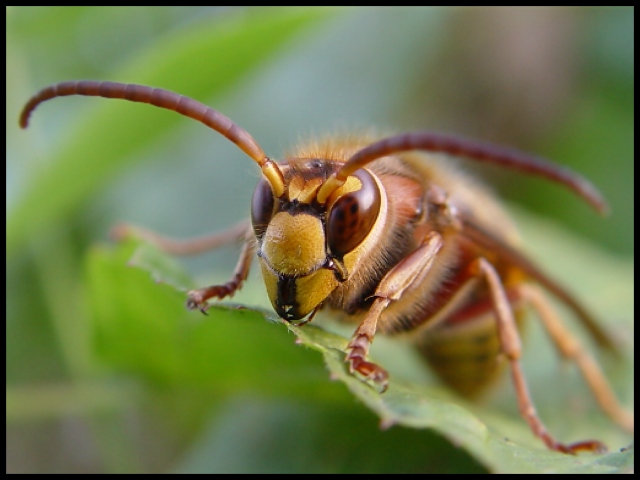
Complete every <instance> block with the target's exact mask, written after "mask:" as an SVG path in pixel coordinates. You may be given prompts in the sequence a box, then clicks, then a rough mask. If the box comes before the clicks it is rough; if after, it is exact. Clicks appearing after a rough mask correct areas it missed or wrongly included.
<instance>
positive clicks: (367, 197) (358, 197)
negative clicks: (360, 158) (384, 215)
mask: <svg viewBox="0 0 640 480" xmlns="http://www.w3.org/2000/svg"><path fill="white" fill-rule="evenodd" d="M354 176H356V177H358V179H359V180H360V182H361V184H362V186H361V187H360V189H358V190H354V191H353V192H349V193H346V194H345V195H343V196H341V197H340V198H338V199H337V200H336V201H335V202H334V204H333V206H332V207H331V210H330V211H329V217H328V219H327V243H328V245H329V250H330V252H331V253H332V254H333V255H335V256H336V257H338V258H341V257H343V256H344V255H345V254H346V253H349V252H350V251H351V250H353V249H354V248H356V247H357V246H358V245H360V243H362V241H363V240H364V238H365V237H366V236H367V235H368V234H369V232H370V231H371V228H372V227H373V224H374V223H375V222H376V219H377V218H378V212H379V210H380V191H379V190H378V185H377V184H376V182H375V180H374V179H373V178H372V177H371V175H370V174H369V173H368V172H367V171H366V170H358V171H357V172H355V173H354Z"/></svg>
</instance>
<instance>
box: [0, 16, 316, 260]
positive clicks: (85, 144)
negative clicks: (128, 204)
mask: <svg viewBox="0 0 640 480" xmlns="http://www.w3.org/2000/svg"><path fill="white" fill-rule="evenodd" d="M327 12H328V10H321V9H273V10H271V9H269V10H266V9H255V10H250V11H249V12H245V14H242V15H240V14H235V13H233V12H232V13H231V14H230V15H227V16H224V17H223V18H218V17H215V18H214V19H213V20H212V19H204V20H203V21H201V22H200V23H199V24H197V25H190V26H189V28H185V29H184V30H182V31H180V32H179V33H177V34H174V35H171V36H169V37H168V38H165V39H163V40H159V41H157V42H155V43H154V44H153V45H152V46H151V47H150V48H149V50H147V51H145V52H142V53H141V54H140V55H139V56H138V57H137V58H134V59H133V60H132V61H131V66H129V67H126V68H123V69H122V70H121V71H119V72H114V74H113V78H114V79H118V80H121V81H127V80H131V81H135V82H136V83H142V84H146V85H152V86H162V87H166V88H169V89H172V90H175V91H177V92H180V93H182V94H185V95H189V96H191V97H194V98H196V99H202V100H206V99H209V98H210V97H212V96H213V95H219V94H221V93H222V92H224V91H225V90H226V89H228V88H229V87H230V86H232V85H234V84H235V83H237V82H238V81H239V79H240V78H242V77H243V76H245V75H248V74H250V73H251V72H252V71H255V69H257V68H258V67H259V66H260V65H261V62H263V61H265V60H266V59H267V58H268V57H269V56H271V55H274V54H276V53H277V52H278V51H280V50H281V49H282V48H283V47H284V46H285V45H286V43H287V42H288V41H290V40H291V39H292V38H294V37H295V36H296V35H297V34H299V33H300V32H301V31H303V30H304V29H305V27H308V26H309V25H310V24H311V23H313V22H317V21H319V20H321V19H323V18H326V17H327ZM230 46H233V48H229V47H230ZM205 59H206V60H205ZM187 72H191V73H187ZM136 107H138V108H129V109H127V108H123V106H122V104H121V102H96V103H95V106H94V107H93V110H91V113H89V114H86V115H84V117H83V119H82V121H79V122H78V124H77V125H76V126H74V127H73V128H72V127H71V126H70V127H69V131H70V132H72V133H70V134H68V135H67V136H66V139H65V141H63V142H61V144H60V145H59V146H58V147H57V148H56V149H54V150H53V151H51V153H50V154H48V157H49V159H50V162H48V164H47V165H48V168H42V169H41V170H40V171H38V172H37V175H34V178H32V179H31V183H30V185H28V186H27V187H26V189H25V192H24V194H23V196H22V198H21V200H20V201H18V202H17V204H16V206H15V208H14V209H12V211H11V212H9V213H8V218H7V252H11V251H12V250H13V249H15V248H16V247H17V246H18V245H19V244H21V243H22V242H24V240H25V239H26V238H27V237H29V236H30V235H33V233H34V232H35V231H36V230H37V229H39V228H44V227H46V226H47V225H50V224H52V223H53V222H56V221H58V220H60V219H61V218H62V217H63V216H65V215H67V214H68V213H69V212H71V211H72V210H73V209H74V208H77V207H78V206H80V205H81V204H82V202H83V200H84V199H86V198H87V197H88V196H89V195H91V194H92V193H93V192H94V191H95V190H96V189H98V188H100V187H101V186H103V185H105V184H106V183H107V182H108V181H109V180H110V179H111V178H112V175H113V174H114V173H116V172H117V171H118V170H120V169H122V168H124V167H125V166H128V165H132V164H134V163H136V162H138V161H140V160H142V158H143V157H141V156H137V155H135V153H136V152H137V151H139V150H140V149H142V148H143V147H145V146H147V145H151V144H153V142H156V141H157V140H158V139H159V138H160V137H162V136H163V135H165V134H166V133H167V131H168V130H169V129H170V128H172V127H174V126H175V125H176V124H178V122H180V121H183V120H184V119H182V118H180V116H179V115H176V114H175V113H172V112H162V113H160V112H158V111H157V109H150V108H140V106H136ZM32 121H33V120H32ZM70 179H82V180H81V181H70ZM62 185H64V188H61V186H62Z"/></svg>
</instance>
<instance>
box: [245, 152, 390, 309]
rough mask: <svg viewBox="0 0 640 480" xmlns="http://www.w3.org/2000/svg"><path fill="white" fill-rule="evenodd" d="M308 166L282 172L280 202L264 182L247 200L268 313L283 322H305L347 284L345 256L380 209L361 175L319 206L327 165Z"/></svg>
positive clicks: (373, 185) (369, 180) (367, 177)
mask: <svg viewBox="0 0 640 480" xmlns="http://www.w3.org/2000/svg"><path fill="white" fill-rule="evenodd" d="M313 162H314V163H312V164H310V165H311V166H310V167H309V168H307V169H303V168H302V167H300V166H298V167H297V168H290V169H288V170H285V176H286V177H287V178H286V181H285V184H286V186H285V187H286V188H285V191H284V193H283V194H282V195H281V196H280V197H276V195H274V193H273V191H272V189H271V187H270V184H269V183H268V181H266V180H264V179H263V180H261V182H260V183H259V184H258V186H257V187H256V191H255V193H254V197H253V203H252V222H253V227H254V231H255V233H256V238H257V240H258V257H259V258H260V267H261V269H262V275H263V277H264V282H265V286H266V288H267V293H268V295H269V299H270V300H271V304H272V305H273V308H274V310H275V311H276V312H277V313H278V315H280V316H281V317H282V318H284V319H285V320H299V319H302V318H304V317H306V316H307V315H309V314H310V313H312V312H313V311H314V309H316V307H318V306H319V305H320V304H321V303H322V302H323V301H324V300H325V299H326V298H327V297H328V296H329V295H330V294H331V292H333V291H334V290H335V289H336V288H337V287H338V286H339V285H340V283H341V282H344V281H346V280H347V279H348V276H349V272H348V271H347V268H346V266H345V265H346V264H350V265H351V264H353V262H352V261H349V260H350V257H351V255H350V252H352V251H355V250H358V251H359V249H358V247H359V246H360V245H361V243H362V242H363V241H364V239H365V238H366V237H367V235H368V234H369V232H370V231H371V230H372V227H373V225H374V224H375V223H376V219H377V217H378V211H379V208H380V189H379V186H378V183H377V182H376V180H374V178H373V176H372V175H371V174H370V173H368V172H366V171H364V170H362V171H358V172H357V174H354V175H352V176H351V177H349V179H348V180H347V182H346V183H345V184H344V186H343V187H341V188H339V189H338V190H336V192H334V193H333V194H332V196H331V198H330V199H329V200H328V201H327V202H326V203H325V204H322V205H321V204H319V203H318V202H317V201H316V199H315V193H316V192H317V190H318V188H319V187H320V186H321V184H322V182H323V181H324V180H325V178H326V176H327V175H328V173H330V172H331V169H332V166H331V165H328V164H326V163H321V162H322V161H315V160H314V161H313Z"/></svg>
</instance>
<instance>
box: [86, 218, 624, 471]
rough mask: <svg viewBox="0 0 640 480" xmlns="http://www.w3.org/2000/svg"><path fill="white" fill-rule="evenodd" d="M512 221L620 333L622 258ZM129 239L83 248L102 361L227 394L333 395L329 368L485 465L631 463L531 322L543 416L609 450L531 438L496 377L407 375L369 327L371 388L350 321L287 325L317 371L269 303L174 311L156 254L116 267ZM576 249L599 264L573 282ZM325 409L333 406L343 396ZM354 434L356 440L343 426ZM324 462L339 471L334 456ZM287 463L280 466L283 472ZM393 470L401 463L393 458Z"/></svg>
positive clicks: (381, 406) (618, 379)
mask: <svg viewBox="0 0 640 480" xmlns="http://www.w3.org/2000/svg"><path fill="white" fill-rule="evenodd" d="M518 216H519V217H522V216H523V215H522V214H518ZM521 224H522V227H523V228H522V230H523V232H524V235H525V237H526V238H527V239H528V240H530V241H531V242H532V243H531V245H535V246H536V249H537V250H538V253H536V254H534V256H536V257H537V256H538V254H540V252H544V253H543V254H540V255H542V256H541V258H557V259H558V261H557V264H556V265H555V266H554V268H553V269H552V270H553V272H552V273H556V272H555V270H556V269H559V270H561V271H562V272H564V273H563V274H561V275H560V276H562V275H569V276H570V277H571V278H573V280H574V281H573V282H571V278H569V283H576V282H575V279H576V278H578V279H579V280H580V282H578V283H582V284H583V287H584V289H585V291H586V292H587V297H588V298H589V299H590V301H591V302H590V303H595V304H596V305H599V306H600V308H605V309H606V310H607V312H609V313H610V314H611V318H614V319H616V318H617V319H623V320H624V322H622V323H621V324H618V323H616V325H615V329H614V330H613V332H614V333H616V332H618V333H622V334H623V335H628V333H625V332H628V328H629V322H630V321H631V320H632V312H629V309H628V305H631V304H632V298H633V297H632V296H631V295H633V289H632V288H629V285H632V284H633V265H632V264H631V265H630V264H628V263H627V262H625V261H621V260H619V259H616V258H614V257H611V256H609V255H606V254H604V253H603V252H600V251H597V250H594V249H593V248H591V247H590V246H589V245H588V244H586V243H583V242H581V241H580V240H579V239H577V238H574V237H571V236H569V235H567V234H566V233H565V232H563V231H562V230H558V229H556V228H555V227H554V226H553V225H552V224H550V223H548V222H544V221H539V220H537V219H535V218H529V217H526V218H525V221H524V222H521ZM542 238H544V241H542V240H541V239H542ZM135 248H138V247H135V245H127V246H121V247H119V248H118V249H117V250H115V251H112V250H110V249H105V248H104V247H100V248H96V249H94V251H93V252H92V253H91V255H90V256H89V263H88V272H89V283H90V285H91V297H92V299H93V302H92V303H93V307H94V312H95V318H96V322H97V323H96V337H97V340H98V346H99V353H100V355H101V357H102V359H103V360H104V361H106V362H107V363H109V364H111V365H112V366H116V367H118V368H120V369H124V370H126V371H129V372H133V373H136V374H138V375H143V376H145V377H147V378H150V379H152V380H153V381H156V382H162V383H167V382H168V383H170V384H174V385H175V384H179V385H196V386H200V387H206V388H211V389H214V390H216V391H220V392H227V393H230V392H232V391H235V392H238V391H257V392H262V393H269V394H272V393H275V392H278V393H280V394H284V393H286V394H288V395H293V397H291V398H313V399H314V400H315V401H321V400H322V399H323V398H324V399H329V398H330V399H332V400H333V401H335V400H336V399H340V398H341V396H340V394H339V392H338V391H337V390H336V383H335V382H334V383H331V382H329V380H328V378H329V377H330V378H332V379H334V380H338V381H339V382H340V383H342V384H344V385H345V386H346V387H347V389H348V390H349V391H350V392H351V394H352V395H353V396H354V397H355V398H357V399H358V400H359V402H361V403H362V404H363V405H364V406H366V408H368V409H369V410H371V411H372V412H374V413H375V414H376V415H377V416H378V417H379V418H380V422H381V425H383V426H385V427H391V426H394V425H395V426H402V427H409V428H411V429H432V430H434V431H436V432H438V433H439V434H440V435H442V436H443V437H444V438H446V439H448V440H449V441H450V442H451V443H452V444H453V445H455V446H457V447H459V448H462V449H464V450H466V451H467V452H468V453H470V454H471V455H472V456H473V457H474V458H475V459H477V460H478V461H479V462H480V463H481V464H482V465H484V466H485V467H486V468H488V469H489V470H490V471H492V472H504V473H507V472H509V473H514V472H520V473H543V472H544V473H549V472H566V473H570V472H571V473H578V472H580V473H587V472H588V473H611V472H625V471H630V470H632V468H633V467H632V465H633V449H632V448H625V449H623V451H619V452H618V451H616V450H617V449H621V448H623V447H626V446H627V444H628V443H629V442H630V440H631V438H630V436H628V435H627V434H625V433H624V432H622V431H620V430H619V429H618V428H617V427H616V426H615V425H613V424H612V423H611V421H609V419H607V418H605V417H604V416H603V415H602V413H601V412H599V410H598V408H597V407H596V406H595V404H594V402H593V399H592V398H591V394H590V392H589V391H588V390H587V388H586V387H585V386H584V385H583V384H582V383H581V381H580V379H579V378H577V376H576V375H573V373H575V372H571V373H572V375H566V373H567V372H560V373H558V372H557V367H558V366H557V359H556V358H555V356H554V354H553V353H552V352H553V349H552V347H551V346H550V345H549V343H548V340H547V339H546V337H544V336H543V335H542V334H541V333H542V332H541V331H540V329H539V328H536V327H537V326H536V325H534V328H532V329H531V330H533V331H532V332H530V333H531V334H530V335H529V337H530V338H529V339H528V340H529V341H528V342H526V343H525V359H524V360H525V372H526V374H527V375H528V381H529V385H530V387H531V391H532V393H533V397H534V399H535V401H536V406H537V408H538V410H539V413H540V415H541V417H542V418H543V421H544V422H545V423H546V425H547V426H548V428H549V429H550V431H551V432H552V433H554V434H555V435H556V436H558V437H559V438H560V439H561V440H563V441H567V442H572V441H578V440H584V439H587V438H595V439H598V440H601V441H604V442H605V443H606V444H607V445H608V446H609V447H610V448H611V449H612V452H611V453H608V454H603V455H595V454H582V455H579V456H570V455H564V454H560V453H557V452H552V451H549V450H547V449H546V448H545V447H544V446H543V444H542V442H541V441H540V440H538V439H536V438H534V437H533V435H532V433H531V432H530V430H529V428H528V426H527V425H526V423H525V421H524V420H523V419H522V418H521V417H520V416H519V414H518V412H517V408H516V404H515V398H514V396H513V393H512V391H511V390H512V388H511V386H510V384H509V382H508V381H507V382H505V385H504V386H502V387H501V388H498V390H497V394H498V395H497V396H498V398H497V399H496V400H494V401H493V403H489V404H480V405H478V404H471V403H468V402H467V401H464V400H462V399H460V398H457V397H455V396H454V395H453V394H452V393H449V392H447V391H445V390H444V389H443V388H442V387H440V386H437V385H434V384H426V383H424V382H421V381H417V380H414V379H415V378H420V372H421V371H422V369H423V366H422V365H421V364H420V362H417V361H416V359H415V358H413V357H411V356H408V357H407V356H405V354H406V353H407V352H406V351H407V349H408V345H407V344H405V343H402V342H398V341H394V340H387V339H385V338H382V337H380V338H379V337H376V343H375V344H374V349H373V352H372V353H373V355H372V356H373V359H374V361H378V362H379V363H380V364H381V365H383V366H384V367H385V368H388V369H389V370H390V372H391V379H390V386H389V389H388V391H387V392H386V393H384V394H380V393H379V392H378V391H377V390H376V389H375V388H372V386H370V385H368V384H367V383H365V382H363V381H362V380H361V379H359V378H357V377H355V376H353V375H351V374H349V373H348V371H347V369H346V368H345V363H344V355H345V354H344V349H345V346H346V344H347V341H348V339H347V337H348V336H349V332H350V331H351V330H347V331H346V335H342V334H336V333H332V332H330V331H328V330H327V329H326V328H319V327H317V326H315V325H306V326H304V327H296V326H292V325H290V324H288V330H289V331H291V332H293V333H294V334H295V335H296V337H297V339H298V340H297V343H300V344H302V345H305V346H307V347H309V349H310V350H315V351H318V352H320V353H321V354H322V356H323V358H324V362H325V365H326V368H327V369H328V371H329V372H328V373H326V372H322V371H321V370H320V369H319V368H318V363H319V362H318V361H317V357H315V356H313V355H311V354H310V352H309V351H304V350H301V349H299V348H296V347H295V346H294V345H293V343H294V342H293V339H292V337H291V336H290V335H287V333H286V329H285V328H284V327H283V325H282V324H281V323H280V322H277V323H274V322H273V317H272V314H269V313H265V312H264V311H261V310H259V309H245V308H242V309H238V307H237V306H230V305H226V304H223V305H217V306H214V307H212V308H211V309H210V310H209V314H210V315H209V317H201V316H200V315H199V314H198V312H195V313H194V312H186V311H185V310H184V307H183V301H184V296H183V294H178V293H177V292H175V291H174V289H172V288H169V287H168V286H166V285H157V284H156V285H154V284H153V283H152V282H151V281H150V278H149V274H150V273H152V274H153V276H154V277H155V278H156V279H159V280H160V281H162V280H163V279H164V278H172V277H173V276H174V275H175V272H174V271H173V269H174V267H173V266H172V267H171V268H170V269H168V270H167V271H166V272H163V271H162V267H161V266H160V265H162V262H160V263H155V264H154V267H153V269H152V270H153V272H151V271H140V270H138V269H135V268H126V267H124V265H125V264H126V263H127V261H128V259H129V258H130V257H131V255H132V254H133V256H134V257H135V256H136V255H137V254H136V253H133V252H132V249H133V250H135ZM144 248H148V247H144ZM585 258H586V259H589V266H590V267H591V268H593V269H594V271H597V272H599V274H600V277H599V278H598V277H597V276H596V277H595V278H594V277H592V276H590V277H589V278H587V279H586V281H584V280H583V279H582V277H578V276H577V275H578V273H577V272H580V271H583V270H584V265H585V264H584V260H583V259H585ZM165 274H166V277H165ZM583 277H584V276H583ZM588 292H591V294H589V293H588ZM630 300H631V302H630ZM597 310H598V307H596V311H597ZM194 315H195V317H194ZM265 319H266V320H267V321H266V322H265V321H264V320H265ZM532 323H535V322H532ZM625 353H626V352H625ZM403 356H405V357H404V358H402V357H403ZM398 359H400V360H399V362H398V361H397V360H398ZM394 360H395V361H396V362H395V363H394ZM615 367H616V370H615V372H613V374H612V375H611V376H610V378H611V381H612V384H613V385H614V389H615V390H616V391H617V392H618V393H621V398H622V400H623V403H625V404H630V403H632V402H630V401H629V395H632V394H633V389H632V386H633V364H632V362H631V363H625V362H623V363H621V364H617V365H615ZM609 370H611V369H609ZM408 379H411V380H408ZM621 387H624V388H626V390H625V389H623V388H621ZM333 408H336V411H339V410H340V409H342V408H344V407H339V406H337V405H334V407H333ZM585 419H588V421H585ZM395 428H398V427H395ZM356 435H357V434H356ZM216 438H217V437H216ZM365 438H366V437H365ZM211 441H213V440H211ZM215 441H218V440H215ZM238 441H240V440H238ZM354 441H362V440H358V439H357V437H355V438H354ZM240 443H242V442H240ZM201 448H206V447H201ZM392 450H393V449H391V450H390V452H392ZM194 455H195V454H194ZM390 455H393V454H392V453H390ZM197 458H199V457H198V456H197V455H196V457H193V458H192V459H191V460H189V461H188V462H187V464H185V465H184V466H183V468H184V469H185V470H187V471H190V470H194V469H195V470H199V469H203V468H211V469H213V470H216V468H218V467H215V466H214V465H213V464H207V466H206V467H205V466H203V464H202V463H201V461H200V460H197ZM237 458H240V457H235V459H236V460H237ZM220 461H222V460H220ZM234 461H235V460H234ZM193 462H195V463H193ZM223 464H224V463H223ZM219 465H220V464H218V466H219ZM225 465H227V466H228V467H229V468H230V469H232V468H234V467H232V466H229V465H230V464H225ZM258 465H259V463H258ZM265 465H266V464H265ZM220 468H222V467H220ZM334 468H335V469H336V470H337V471H348V470H349V468H347V466H346V464H342V465H341V466H340V465H334ZM385 468H387V467H385ZM407 468H409V467H408V466H407ZM412 468H413V467H412ZM295 470H296V469H295V468H294V467H293V466H292V470H291V471H295ZM397 471H402V469H401V468H400V467H399V468H398V469H397Z"/></svg>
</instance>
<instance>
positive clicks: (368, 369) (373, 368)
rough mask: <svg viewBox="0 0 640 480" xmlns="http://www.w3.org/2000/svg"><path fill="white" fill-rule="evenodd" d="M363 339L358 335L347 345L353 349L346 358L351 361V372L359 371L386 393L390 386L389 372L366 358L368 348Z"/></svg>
mask: <svg viewBox="0 0 640 480" xmlns="http://www.w3.org/2000/svg"><path fill="white" fill-rule="evenodd" d="M363 341H364V340H363V338H361V337H357V338H356V339H354V340H353V341H352V342H351V343H350V344H349V346H348V347H347V349H348V350H351V352H350V353H349V354H348V355H347V357H346V359H345V361H346V362H347V363H349V372H350V373H355V372H358V373H359V374H360V375H362V376H363V377H364V378H365V380H368V381H370V382H372V383H373V384H374V385H375V386H376V387H378V388H379V389H380V393H384V392H385V391H386V390H387V388H388V386H389V384H388V379H389V374H388V373H387V371H386V370H385V369H384V368H382V367H380V366H378V365H376V364H375V363H372V362H368V361H366V360H365V357H366V348H364V347H363V345H362V342H363Z"/></svg>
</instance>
